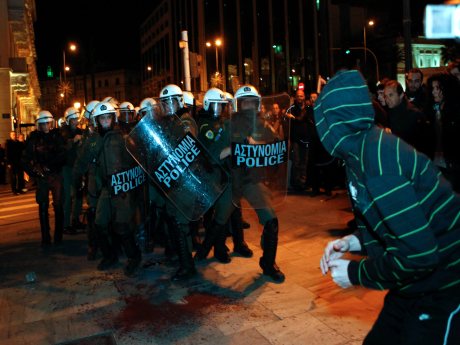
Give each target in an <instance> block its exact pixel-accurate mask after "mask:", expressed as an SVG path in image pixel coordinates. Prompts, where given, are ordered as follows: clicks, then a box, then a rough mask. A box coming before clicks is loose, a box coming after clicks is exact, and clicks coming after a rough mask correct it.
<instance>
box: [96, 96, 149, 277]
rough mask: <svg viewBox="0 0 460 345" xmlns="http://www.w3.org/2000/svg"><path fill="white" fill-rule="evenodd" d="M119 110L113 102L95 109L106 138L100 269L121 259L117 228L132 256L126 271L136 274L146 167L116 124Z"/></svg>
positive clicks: (99, 170) (101, 159)
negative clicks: (116, 245)
mask: <svg viewBox="0 0 460 345" xmlns="http://www.w3.org/2000/svg"><path fill="white" fill-rule="evenodd" d="M116 112H117V111H116V109H115V107H114V106H113V104H112V103H110V102H101V103H99V104H98V105H96V107H95V108H94V110H93V114H92V116H93V120H94V126H95V127H96V128H97V130H98V132H99V135H100V136H101V138H102V142H101V147H100V149H99V152H98V153H97V160H96V178H97V179H96V181H100V186H98V187H99V188H98V191H99V198H98V201H97V206H96V219H95V226H96V229H97V232H98V240H99V246H100V249H101V252H102V255H103V259H102V261H101V262H100V263H99V265H98V269H99V270H106V269H108V268H110V267H112V266H113V265H114V264H116V263H117V262H118V257H117V252H116V250H115V248H114V247H113V242H112V241H111V240H112V236H111V233H110V231H113V232H114V233H115V234H116V235H118V236H119V237H120V241H121V245H122V247H123V249H124V251H125V254H126V256H127V258H128V261H127V264H126V265H125V267H124V273H125V275H127V276H132V275H133V274H134V273H135V272H136V271H137V269H138V267H139V265H140V263H141V252H140V250H139V247H138V246H137V244H136V241H135V230H136V228H135V223H134V217H135V215H136V211H137V207H138V202H139V201H138V192H139V190H140V187H141V186H142V184H143V182H144V179H145V177H144V174H143V172H142V169H141V168H140V167H139V166H138V165H137V163H136V162H135V161H134V159H133V158H132V157H131V156H130V155H129V153H128V152H127V151H126V148H125V143H124V137H123V135H122V133H121V131H120V130H119V129H117V128H116V127H115V123H116V122H117V116H116Z"/></svg>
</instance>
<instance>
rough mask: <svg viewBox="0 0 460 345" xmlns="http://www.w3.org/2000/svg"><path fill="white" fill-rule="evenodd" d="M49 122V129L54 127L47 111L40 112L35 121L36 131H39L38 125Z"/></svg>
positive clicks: (52, 118) (51, 115)
mask: <svg viewBox="0 0 460 345" xmlns="http://www.w3.org/2000/svg"><path fill="white" fill-rule="evenodd" d="M48 122H51V127H54V117H53V114H51V113H50V112H49V111H48V110H40V112H39V113H38V115H37V118H36V119H35V123H36V125H37V129H38V130H40V128H39V124H40V123H48Z"/></svg>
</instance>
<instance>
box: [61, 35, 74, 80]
mask: <svg viewBox="0 0 460 345" xmlns="http://www.w3.org/2000/svg"><path fill="white" fill-rule="evenodd" d="M68 48H69V50H70V51H72V52H76V51H77V45H76V44H75V43H69V44H68ZM65 51H66V49H64V50H63V51H62V60H63V61H62V62H63V64H62V65H63V68H64V81H67V76H66V72H69V71H70V67H69V66H67V65H66V63H65V57H66V56H65Z"/></svg>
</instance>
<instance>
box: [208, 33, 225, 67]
mask: <svg viewBox="0 0 460 345" xmlns="http://www.w3.org/2000/svg"><path fill="white" fill-rule="evenodd" d="M221 45H222V40H221V39H220V38H217V39H216V40H215V41H214V46H215V47H216V71H217V72H219V47H220V46H221ZM206 47H208V48H210V47H212V43H211V42H206Z"/></svg>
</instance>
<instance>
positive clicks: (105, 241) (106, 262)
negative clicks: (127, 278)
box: [96, 226, 118, 271]
mask: <svg viewBox="0 0 460 345" xmlns="http://www.w3.org/2000/svg"><path fill="white" fill-rule="evenodd" d="M96 228H97V232H98V242H99V248H100V249H101V252H102V260H101V262H99V264H98V265H97V269H98V270H99V271H105V270H107V269H109V268H111V267H113V266H115V265H116V264H117V263H118V256H117V254H116V252H115V251H114V249H113V248H112V245H111V244H110V241H109V238H108V235H107V232H106V231H105V230H107V229H103V228H102V227H99V226H96ZM107 231H108V230H107Z"/></svg>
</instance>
